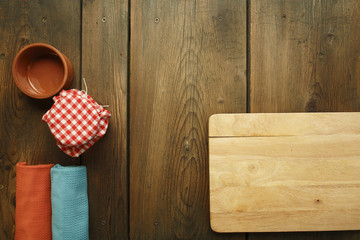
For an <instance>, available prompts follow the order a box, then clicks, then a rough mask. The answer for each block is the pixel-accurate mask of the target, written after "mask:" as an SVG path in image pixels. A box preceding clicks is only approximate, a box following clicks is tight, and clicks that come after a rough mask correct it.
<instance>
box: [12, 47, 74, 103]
mask: <svg viewBox="0 0 360 240" xmlns="http://www.w3.org/2000/svg"><path fill="white" fill-rule="evenodd" d="M33 47H45V48H48V49H50V50H51V51H53V52H55V53H56V55H57V56H58V57H59V58H60V60H61V63H62V65H63V68H64V77H63V79H62V82H61V85H59V87H58V88H57V89H56V91H54V92H48V93H43V94H40V93H32V92H29V91H27V90H26V89H24V88H23V86H22V85H21V83H20V81H19V80H18V79H17V77H16V76H17V75H16V71H15V66H17V65H18V62H19V59H20V57H21V56H22V55H23V54H24V52H26V51H27V50H29V49H31V48H33ZM12 74H13V79H14V81H15V84H16V85H17V87H18V88H19V89H20V90H21V91H22V92H23V93H25V94H26V95H28V96H29V97H32V98H36V99H45V98H49V97H52V96H54V95H55V94H57V93H58V92H60V90H61V89H62V88H63V87H64V85H65V84H66V81H67V78H68V74H69V73H68V66H67V62H66V59H65V57H64V56H63V54H62V53H61V52H60V51H59V50H57V49H56V48H55V47H53V46H51V45H49V44H46V43H32V44H29V45H27V46H26V47H24V48H22V49H21V50H20V51H19V52H18V53H17V54H16V56H15V58H14V61H13V65H12Z"/></svg>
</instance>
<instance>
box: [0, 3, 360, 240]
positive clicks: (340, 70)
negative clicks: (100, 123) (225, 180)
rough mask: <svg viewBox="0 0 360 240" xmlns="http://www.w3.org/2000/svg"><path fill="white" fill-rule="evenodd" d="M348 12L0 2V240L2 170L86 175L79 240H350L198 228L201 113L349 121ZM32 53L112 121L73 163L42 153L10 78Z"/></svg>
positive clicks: (336, 7) (353, 90)
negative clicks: (55, 65)
mask: <svg viewBox="0 0 360 240" xmlns="http://www.w3.org/2000/svg"><path fill="white" fill-rule="evenodd" d="M359 13H360V2H358V1H356V0H348V1H337V0H271V1H263V0H238V1H233V0H205V1H195V0H186V1H175V0H174V1H160V0H153V1H150V0H132V1H129V0H121V1H116V0H82V1H73V0H63V1H55V0H49V1H22V0H21V1H20V0H12V1H10V0H8V1H1V2H0V72H1V75H0V83H1V87H0V117H1V120H0V239H13V236H14V229H15V226H14V215H15V177H16V175H15V164H16V163H17V162H19V161H28V162H29V163H31V164H37V163H50V162H52V163H61V164H64V165H72V164H84V165H86V166H87V167H88V176H89V179H88V181H89V184H88V186H89V203H90V237H91V239H128V238H131V239H252V240H256V239H269V240H270V239H289V238H291V239H299V240H300V239H359V238H360V233H359V232H358V231H347V232H305V233H259V234H253V233H250V234H217V233H214V232H212V230H211V229H210V223H209V202H208V201H209V196H208V194H209V191H208V156H207V154H208V150H207V141H206V138H207V133H208V128H207V123H208V117H209V116H210V115H211V114H213V113H224V112H231V113H234V112H246V111H248V112H304V111H359V110H360V44H359V42H360V31H359V30H360V21H359V19H360V15H359ZM32 42H45V43H49V44H52V45H54V46H55V47H57V48H58V49H59V50H60V51H62V52H63V53H64V54H65V55H66V56H68V57H69V59H70V61H71V62H72V64H73V66H74V73H75V74H74V82H73V85H72V87H74V88H79V87H81V83H80V79H81V77H84V78H86V81H87V83H88V87H89V94H90V95H91V96H93V97H94V98H95V99H96V100H97V101H98V102H100V103H102V104H109V105H110V108H109V110H110V111H111V113H112V117H111V120H110V127H109V132H108V133H107V134H106V135H105V137H104V138H103V139H102V140H101V141H99V142H98V143H96V144H95V145H94V146H93V147H92V148H91V149H89V151H88V152H86V153H85V154H84V155H83V156H82V157H81V158H80V159H71V158H70V157H66V155H65V154H63V153H62V152H61V151H60V150H59V149H58V148H57V147H56V145H55V140H54V139H53V138H52V136H51V134H50V131H49V130H48V128H47V126H46V124H45V123H42V122H41V116H42V114H44V113H45V112H46V110H47V109H49V108H50V106H51V104H52V100H51V99H49V100H34V99H31V98H29V97H26V96H25V95H23V94H22V93H21V92H20V91H19V90H18V89H17V88H16V85H15V84H14V82H13V80H12V75H11V66H12V60H13V58H14V56H15V54H16V53H17V52H18V51H19V50H20V49H21V48H22V47H24V46H26V45H27V44H29V43H32Z"/></svg>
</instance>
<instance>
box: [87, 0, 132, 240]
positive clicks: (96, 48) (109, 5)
mask: <svg viewBox="0 0 360 240" xmlns="http://www.w3.org/2000/svg"><path fill="white" fill-rule="evenodd" d="M82 6H83V9H82V10H83V14H82V23H83V25H82V77H83V78H85V79H86V82H87V86H88V94H89V95H91V96H92V97H93V98H94V99H95V100H96V101H98V102H99V103H101V104H108V105H109V108H108V109H109V111H110V112H111V117H110V123H109V128H108V131H107V133H106V135H105V136H104V137H103V138H102V139H101V140H100V141H99V142H97V143H96V144H94V146H92V147H91V148H90V149H89V150H88V151H87V152H85V153H84V154H83V156H82V158H81V159H82V161H81V162H82V164H84V165H86V166H87V170H88V186H89V187H88V193H89V208H90V237H91V239H128V194H127V193H128V181H127V178H128V176H127V174H128V167H127V94H128V89H127V84H128V1H126V0H122V1H118V0H111V1H108V0H106V1H105V0H94V1H88V0H84V1H83V5H82ZM82 88H83V89H85V86H84V84H83V85H82Z"/></svg>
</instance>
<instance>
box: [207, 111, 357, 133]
mask: <svg viewBox="0 0 360 240" xmlns="http://www.w3.org/2000/svg"><path fill="white" fill-rule="evenodd" d="M344 120H346V124H344V123H343V121H344ZM358 123H359V113H357V112H352V113H349V112H341V113H339V112H336V113H335V112H334V113H307V114H304V113H283V114H278V113H252V114H214V115H212V116H211V117H210V119H209V136H210V137H246V136H247V137H248V136H252V137H260V136H262V137H276V136H306V135H327V134H332V135H335V134H341V135H343V134H359V133H360V125H359V124H358Z"/></svg>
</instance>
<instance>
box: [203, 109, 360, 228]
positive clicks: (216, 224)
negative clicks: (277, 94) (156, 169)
mask: <svg viewBox="0 0 360 240" xmlns="http://www.w3.org/2000/svg"><path fill="white" fill-rule="evenodd" d="M216 116H217V115H215V116H213V117H212V118H211V119H210V130H209V132H210V135H209V154H210V217H211V224H212V228H213V229H214V230H216V231H218V232H282V231H324V230H332V231H333V230H357V229H360V204H359V201H358V199H359V197H360V189H359V186H360V177H359V175H360V148H359V145H360V132H359V128H358V125H359V122H360V113H312V114H311V113H310V114H309V113H282V114H254V115H252V114H236V115H231V114H228V115H219V118H216ZM226 117H228V118H230V119H236V121H234V122H233V123H232V125H230V126H231V127H232V128H233V129H241V128H246V126H249V125H251V126H253V128H252V130H253V131H251V130H250V131H248V134H246V133H245V134H240V136H238V135H235V136H229V135H228V134H226V132H227V131H228V128H229V126H225V127H224V130H225V133H223V134H216V136H213V135H211V133H212V132H213V131H212V128H215V129H217V130H218V131H219V132H221V130H222V128H221V126H224V124H223V123H222V120H224V119H225V118H226ZM295 118H298V120H300V121H298V122H296V121H294V120H295ZM254 119H256V120H255V121H254ZM348 120H349V121H348ZM248 121H249V122H250V124H248ZM287 121H289V122H287ZM227 122H228V121H227ZM275 122H281V123H284V126H285V127H286V126H289V125H291V124H292V123H294V122H295V124H296V125H294V129H295V130H296V131H292V129H291V130H290V131H289V133H287V132H286V131H285V132H284V131H283V128H282V127H281V126H280V125H277V124H274V123H275ZM314 122H316V123H317V124H318V126H319V128H309V125H314V124H313V123H314ZM254 123H255V124H254ZM256 123H257V124H256ZM218 124H219V125H220V126H217V125H218ZM260 129H263V130H264V133H262V132H261V130H260ZM342 129H348V130H350V129H354V132H352V131H347V132H342ZM269 130H270V131H269ZM302 130H304V131H302ZM269 132H271V135H269ZM297 132H298V133H297ZM254 133H255V134H254ZM304 133H305V134H304Z"/></svg>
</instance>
